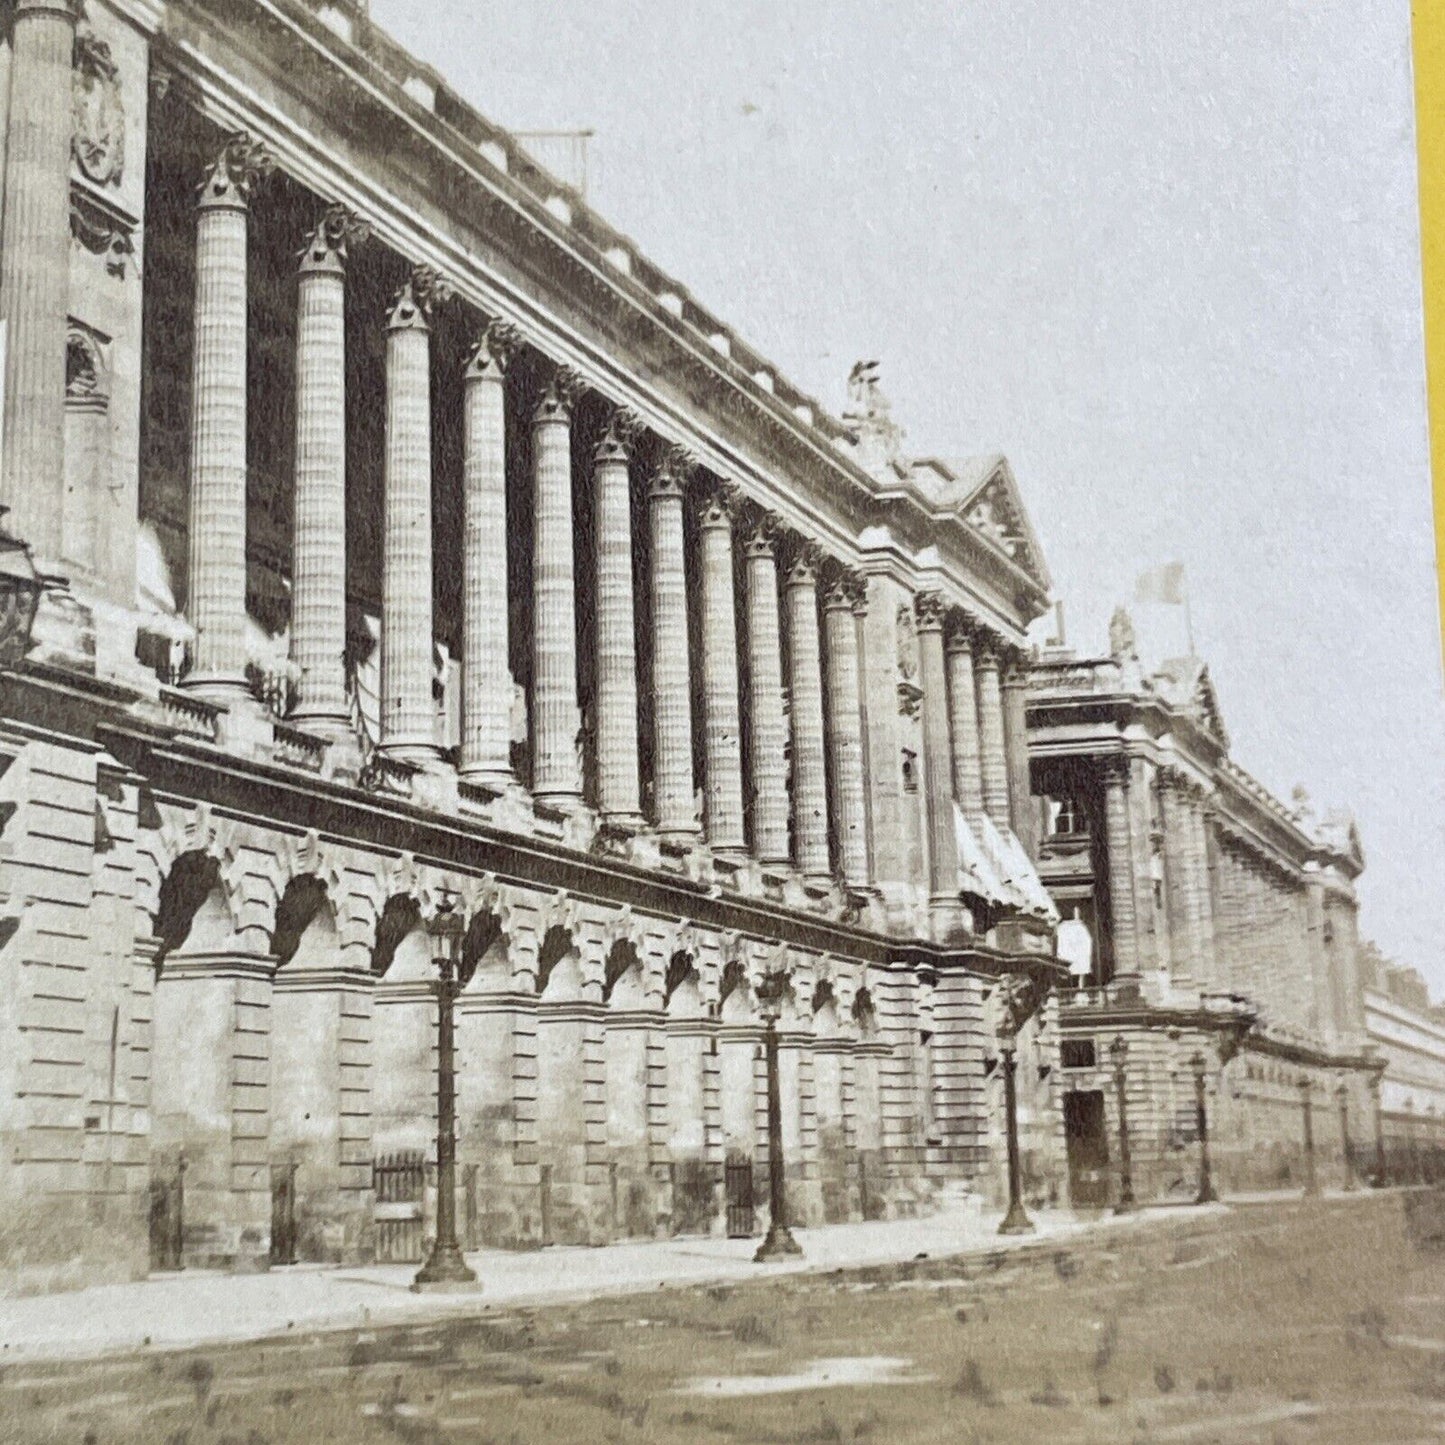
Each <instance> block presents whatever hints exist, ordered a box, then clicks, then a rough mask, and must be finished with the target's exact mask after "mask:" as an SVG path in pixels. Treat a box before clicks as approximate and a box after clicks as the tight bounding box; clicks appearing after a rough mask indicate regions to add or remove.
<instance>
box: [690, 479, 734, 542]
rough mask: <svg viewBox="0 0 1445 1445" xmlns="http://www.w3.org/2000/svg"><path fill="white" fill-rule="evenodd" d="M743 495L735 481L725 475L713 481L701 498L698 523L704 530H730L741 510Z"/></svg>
mask: <svg viewBox="0 0 1445 1445" xmlns="http://www.w3.org/2000/svg"><path fill="white" fill-rule="evenodd" d="M744 500H745V499H744V497H743V494H742V492H741V491H739V490H738V487H737V484H736V483H735V482H730V481H728V480H727V479H726V478H725V477H724V478H719V479H718V480H717V481H715V482H713V483H712V484H711V485H710V486H709V487H708V489H707V491H706V493H705V495H704V496H703V499H702V508H701V511H700V512H699V513H698V525H699V526H700V527H702V528H704V529H706V530H712V529H718V530H722V529H726V530H728V531H731V530H732V528H733V524H734V523H735V522H736V521H737V520H738V517H739V515H740V513H741V511H742V507H743V503H744Z"/></svg>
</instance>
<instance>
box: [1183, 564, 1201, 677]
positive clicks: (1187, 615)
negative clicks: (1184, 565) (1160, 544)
mask: <svg viewBox="0 0 1445 1445" xmlns="http://www.w3.org/2000/svg"><path fill="white" fill-rule="evenodd" d="M1179 580H1180V582H1181V584H1182V585H1181V586H1180V588H1179V590H1180V591H1181V592H1182V593H1183V594H1184V632H1185V635H1186V636H1187V637H1188V638H1189V655H1190V657H1197V656H1198V653H1196V652H1195V650H1194V614H1193V613H1192V612H1191V611H1190V610H1189V574H1188V572H1184V571H1182V569H1181V575H1180V579H1179Z"/></svg>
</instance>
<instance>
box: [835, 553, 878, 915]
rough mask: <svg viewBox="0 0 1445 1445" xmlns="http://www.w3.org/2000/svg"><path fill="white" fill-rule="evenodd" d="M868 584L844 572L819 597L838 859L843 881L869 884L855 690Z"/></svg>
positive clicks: (860, 721)
mask: <svg viewBox="0 0 1445 1445" xmlns="http://www.w3.org/2000/svg"><path fill="white" fill-rule="evenodd" d="M865 586H866V584H865V583H864V582H863V580H862V579H861V578H855V577H845V578H844V579H843V580H842V581H840V582H838V583H836V584H835V585H834V586H832V587H830V588H829V589H828V593H827V596H826V597H825V598H824V601H823V630H824V642H825V643H826V646H827V656H828V754H829V756H830V757H831V758H832V761H833V798H834V802H835V804H836V806H837V810H838V811H837V831H838V852H839V862H840V864H841V866H842V873H843V882H844V883H845V884H846V885H847V886H848V887H849V888H853V889H858V888H866V887H868V885H869V883H870V882H871V879H870V878H869V874H868V821H867V815H866V812H865V804H864V800H863V718H862V713H861V711H860V706H859V692H858V619H857V617H856V616H855V615H854V608H855V607H856V606H857V604H858V599H859V598H860V597H861V596H862V594H863V591H864V588H865Z"/></svg>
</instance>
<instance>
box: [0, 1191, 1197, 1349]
mask: <svg viewBox="0 0 1445 1445" xmlns="http://www.w3.org/2000/svg"><path fill="white" fill-rule="evenodd" d="M1222 1208H1224V1206H1221V1205H1212V1206H1208V1207H1207V1209H1206V1210H1200V1209H1197V1208H1195V1207H1193V1206H1188V1205H1179V1206H1173V1205H1170V1206H1164V1207H1159V1208H1150V1209H1148V1210H1144V1211H1141V1212H1140V1213H1138V1214H1129V1215H1126V1216H1123V1217H1122V1218H1119V1219H1115V1218H1114V1217H1113V1216H1112V1215H1105V1216H1101V1217H1098V1218H1095V1219H1090V1220H1079V1219H1076V1218H1075V1217H1074V1216H1073V1215H1072V1214H1071V1213H1069V1212H1067V1211H1039V1212H1036V1213H1034V1215H1033V1220H1034V1224H1035V1226H1036V1232H1035V1233H1034V1234H1028V1235H1022V1236H1013V1237H1010V1238H1004V1237H1001V1236H1000V1235H999V1234H998V1233H997V1232H996V1231H997V1229H998V1224H999V1219H1000V1218H1001V1216H1000V1215H999V1214H998V1213H994V1212H989V1213H984V1214H980V1213H979V1212H978V1211H977V1209H967V1208H963V1209H958V1208H955V1209H952V1210H948V1211H945V1212H941V1213H938V1214H933V1215H930V1216H928V1217H927V1218H926V1219H910V1220H893V1221H889V1222H875V1223H868V1224H832V1225H827V1226H825V1227H823V1228H820V1229H797V1230H795V1231H794V1234H795V1235H796V1237H797V1240H798V1243H799V1244H800V1245H801V1246H802V1249H803V1258H802V1259H799V1260H790V1261H785V1262H780V1263H774V1264H766V1265H758V1264H754V1263H753V1260H752V1256H753V1251H754V1250H755V1249H756V1248H757V1245H758V1241H757V1240H755V1239H753V1240H749V1239H711V1238H687V1239H668V1240H661V1241H645V1242H638V1243H635V1244H611V1245H605V1246H602V1247H600V1248H595V1249H589V1248H586V1247H555V1248H549V1249H545V1250H539V1251H526V1252H522V1251H511V1250H499V1249H484V1250H477V1251H475V1252H472V1253H469V1254H468V1255H467V1262H468V1264H470V1265H471V1267H472V1268H473V1269H474V1270H475V1271H476V1274H477V1279H478V1281H479V1289H478V1290H477V1291H476V1292H469V1293H467V1294H458V1295H446V1294H442V1295H435V1294H427V1295H417V1294H413V1293H411V1290H410V1288H409V1286H410V1284H411V1280H412V1276H413V1275H414V1274H415V1273H416V1267H415V1266H413V1265H370V1266H360V1267H355V1268H345V1267H338V1266H330V1265H296V1266H293V1267H290V1268H283V1269H273V1270H270V1271H268V1272H266V1273H262V1274H252V1275H235V1274H225V1273H220V1272H215V1273H212V1272H204V1271H187V1272H185V1273H183V1274H173V1275H160V1276H155V1277H152V1278H151V1279H148V1280H140V1281H137V1282H135V1283H132V1284H117V1285H97V1286H95V1287H93V1288H91V1289H84V1290H75V1291H71V1292H68V1293H65V1294H50V1295H35V1296H32V1297H30V1298H21V1299H0V1364H3V1363H8V1362H16V1361H22V1360H23V1361H36V1360H48V1359H67V1358H70V1359H74V1358H86V1357H94V1356H97V1355H107V1354H118V1353H127V1352H131V1351H135V1350H140V1349H144V1348H147V1347H149V1348H152V1349H158V1350H166V1349H178V1348H182V1347H186V1346H192V1345H203V1344H224V1343H228V1342H236V1341H242V1340H255V1339H263V1338H265V1337H267V1336H272V1335H284V1334H286V1333H287V1332H288V1331H310V1330H335V1329H347V1328H351V1329H356V1328H365V1327H374V1326H384V1325H394V1324H405V1323H417V1322H422V1321H426V1320H432V1319H439V1318H444V1317H449V1316H453V1317H454V1316H457V1315H472V1314H478V1313H481V1312H484V1311H486V1310H490V1309H495V1308H497V1307H498V1306H521V1305H537V1304H546V1303H558V1302H564V1301H568V1300H579V1299H588V1298H594V1297H596V1296H599V1295H607V1294H634V1293H639V1292H641V1291H645V1290H653V1289H657V1288H660V1287H665V1286H667V1285H697V1284H712V1283H723V1282H728V1281H741V1280H750V1279H760V1278H768V1277H770V1276H775V1275H783V1274H799V1273H804V1272H807V1271H826V1270H834V1269H843V1268H858V1267H860V1266H865V1265H875V1264H890V1263H897V1262H900V1261H904V1260H911V1259H914V1258H916V1257H917V1256H918V1255H920V1254H926V1255H929V1256H931V1257H934V1258H940V1257H944V1256H947V1255H957V1254H970V1253H988V1252H991V1251H994V1250H999V1249H1018V1248H1021V1247H1022V1248H1027V1247H1028V1246H1029V1245H1031V1244H1038V1243H1040V1242H1045V1243H1053V1242H1057V1241H1063V1240H1067V1239H1072V1238H1075V1237H1077V1236H1078V1235H1080V1234H1082V1233H1085V1232H1088V1233H1097V1232H1099V1231H1101V1230H1108V1229H1111V1228H1115V1227H1118V1226H1122V1225H1134V1226H1137V1225H1139V1224H1141V1223H1151V1222H1154V1221H1159V1222H1161V1223H1162V1222H1165V1221H1168V1220H1176V1221H1177V1220H1180V1219H1185V1218H1198V1217H1200V1216H1201V1214H1204V1213H1206V1212H1214V1211H1217V1210H1220V1209H1222Z"/></svg>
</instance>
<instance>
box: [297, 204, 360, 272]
mask: <svg viewBox="0 0 1445 1445" xmlns="http://www.w3.org/2000/svg"><path fill="white" fill-rule="evenodd" d="M370 234H371V226H370V225H369V224H368V223H367V222H366V221H363V220H362V219H361V217H360V216H358V215H357V214H356V213H355V212H354V211H350V210H348V209H347V208H346V207H345V206H342V205H334V206H327V208H326V209H325V210H324V211H323V212H322V213H321V219H320V220H319V221H317V223H316V226H315V228H314V229H313V230H312V232H311V234H310V236H309V237H307V240H306V244H305V246H304V247H303V248H302V250H301V267H300V270H301V274H302V275H303V276H310V275H318V274H330V275H334V276H340V275H342V274H344V272H345V270H346V256H347V251H348V250H349V249H350V247H351V246H352V245H354V244H357V243H359V242H361V241H364V240H365V239H366V238H367V237H368V236H369V235H370Z"/></svg>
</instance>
